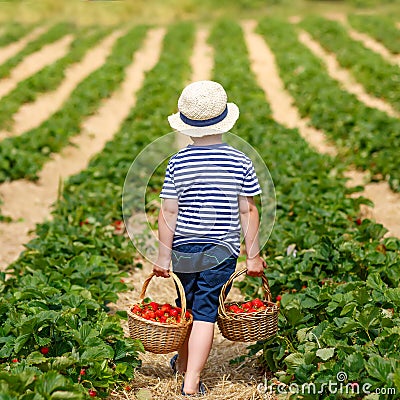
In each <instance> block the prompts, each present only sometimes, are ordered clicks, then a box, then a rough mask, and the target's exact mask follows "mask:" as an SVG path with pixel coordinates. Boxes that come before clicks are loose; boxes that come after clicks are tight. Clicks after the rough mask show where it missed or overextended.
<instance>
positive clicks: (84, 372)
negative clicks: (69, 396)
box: [79, 368, 86, 376]
mask: <svg viewBox="0 0 400 400" xmlns="http://www.w3.org/2000/svg"><path fill="white" fill-rule="evenodd" d="M79 375H82V376H83V375H86V369H85V368H82V369H81V370H80V371H79Z"/></svg>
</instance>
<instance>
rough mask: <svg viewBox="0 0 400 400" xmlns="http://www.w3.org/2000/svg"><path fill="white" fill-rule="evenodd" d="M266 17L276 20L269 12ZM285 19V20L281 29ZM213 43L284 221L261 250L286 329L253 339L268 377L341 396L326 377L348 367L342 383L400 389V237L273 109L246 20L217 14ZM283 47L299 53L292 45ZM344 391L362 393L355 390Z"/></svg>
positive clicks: (251, 285) (254, 291)
mask: <svg viewBox="0 0 400 400" xmlns="http://www.w3.org/2000/svg"><path fill="white" fill-rule="evenodd" d="M267 24H268V26H269V27H270V30H274V28H277V27H276V26H275V25H270V20H268V21H264V23H263V26H264V25H267ZM285 29H286V25H282V26H281V27H280V30H279V31H281V30H285ZM288 35H293V36H294V32H292V31H288ZM277 37H279V35H278V34H277V35H276V38H277ZM276 40H277V39H276ZM281 40H282V38H281ZM211 43H212V45H213V46H214V48H215V61H216V64H215V71H214V79H215V80H217V81H219V82H221V83H222V84H223V85H224V87H225V88H226V90H227V92H228V96H229V99H230V100H232V101H234V102H236V103H237V104H238V106H239V108H240V111H241V114H240V118H239V121H238V123H237V126H236V127H235V130H234V131H233V132H234V133H237V134H238V135H240V136H241V137H242V138H244V139H245V140H247V141H248V142H249V143H250V144H251V145H252V146H254V147H255V148H256V149H257V150H258V152H259V153H260V154H261V156H262V157H263V159H264V160H265V162H266V164H267V166H268V168H269V169H270V172H271V175H272V178H273V180H274V183H275V191H276V197H277V213H276V223H275V226H274V229H273V232H272V235H271V238H270V240H269V241H268V243H267V245H266V247H265V249H264V250H263V252H264V256H265V258H266V261H267V264H268V269H267V271H266V276H267V277H268V280H269V284H270V287H271V293H272V296H273V300H274V301H276V299H278V300H280V315H279V320H278V324H279V332H278V335H277V336H275V337H273V338H271V339H270V340H266V341H260V342H257V343H256V344H254V345H252V346H250V348H249V353H248V355H247V356H254V355H256V354H257V355H258V359H259V361H260V363H261V365H262V366H263V367H264V368H265V369H267V370H269V371H272V372H273V375H274V377H273V378H272V379H270V380H269V381H268V382H267V384H268V385H269V387H271V386H272V387H273V385H275V386H274V387H273V389H275V390H276V388H277V386H276V385H277V384H278V383H281V385H282V386H280V388H281V389H282V387H283V388H284V389H286V390H287V393H290V391H289V388H288V386H286V385H292V388H293V385H298V386H300V387H301V385H302V384H303V383H313V384H315V386H316V390H317V391H318V390H319V391H320V392H319V393H318V392H316V393H311V394H307V392H305V393H300V395H301V396H303V397H301V398H304V399H337V398H338V397H337V396H340V395H339V394H338V393H335V392H330V391H329V390H328V382H329V381H331V382H336V383H339V382H340V378H339V379H338V376H337V374H338V373H340V372H342V371H344V372H345V373H346V374H347V378H345V379H343V382H342V383H343V384H344V385H346V384H351V385H353V384H354V385H353V386H354V388H356V386H357V385H359V388H360V389H361V388H362V385H364V384H368V385H370V386H369V389H370V391H373V390H375V389H376V388H380V387H394V388H396V389H397V393H398V392H399V391H400V373H399V371H400V357H399V352H398V349H397V345H398V343H399V339H400V336H399V335H400V332H399V329H398V325H399V323H400V289H399V283H400V280H399V279H400V274H399V273H400V241H399V240H398V239H394V238H386V239H383V235H384V234H385V232H386V229H385V228H384V227H383V226H381V225H379V224H376V223H374V222H373V221H370V220H368V219H365V220H361V219H360V216H359V212H360V211H359V206H360V204H361V203H363V202H367V200H366V199H363V198H358V199H357V198H352V197H349V195H350V193H351V192H352V191H353V190H356V189H349V188H346V186H345V181H346V180H345V178H344V177H343V168H344V165H343V164H342V163H341V162H340V161H339V160H338V159H335V158H331V157H329V156H326V155H320V154H317V153H316V152H315V151H314V150H312V149H311V148H310V147H309V146H308V144H307V143H306V142H305V141H304V140H303V139H302V138H301V136H300V135H299V133H298V131H297V130H293V129H286V128H284V127H282V126H281V125H279V124H277V123H276V122H275V121H274V120H273V119H272V117H271V109H270V107H269V105H268V104H267V103H266V100H265V94H264V93H263V92H262V90H261V89H260V88H259V87H258V85H257V83H256V80H255V78H254V76H253V74H252V72H251V68H250V65H249V61H248V54H247V50H246V47H245V44H244V40H243V34H242V31H241V29H240V27H239V26H238V25H236V24H235V23H234V22H233V21H223V22H221V23H219V24H218V25H217V26H216V27H215V28H214V29H213V31H212V36H211ZM279 43H280V44H281V43H282V41H280V42H279ZM285 46H286V44H285ZM282 51H283V50H282ZM285 54H286V58H288V59H291V58H292V57H293V55H292V53H291V52H290V51H288V52H286V53H285ZM298 68H299V70H301V68H302V64H298ZM333 108H334V107H333ZM262 223H263V222H262ZM264 223H265V222H264ZM237 285H238V286H239V287H240V288H241V290H242V293H243V294H244V295H245V296H246V298H256V297H260V296H261V295H262V290H261V286H262V285H261V281H260V279H259V278H251V277H246V278H245V279H244V280H243V281H242V282H239V283H237ZM260 352H261V355H260ZM245 359H246V356H243V357H239V358H238V359H237V360H235V361H236V362H242V361H244V360H245ZM340 377H344V375H340ZM324 383H325V386H324ZM353 386H352V387H353ZM266 390H269V388H266ZM298 396H299V393H297V394H296V393H292V394H291V397H290V398H293V399H294V398H298ZM342 397H343V398H360V396H359V395H357V394H352V393H350V394H349V395H346V394H344V395H342ZM379 398H380V399H389V398H391V397H390V396H386V395H381V396H380V397H379Z"/></svg>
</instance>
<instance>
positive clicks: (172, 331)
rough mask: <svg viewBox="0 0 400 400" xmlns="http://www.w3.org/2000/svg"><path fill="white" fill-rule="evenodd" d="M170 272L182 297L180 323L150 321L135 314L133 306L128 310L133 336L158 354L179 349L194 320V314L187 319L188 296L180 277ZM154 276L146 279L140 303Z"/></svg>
mask: <svg viewBox="0 0 400 400" xmlns="http://www.w3.org/2000/svg"><path fill="white" fill-rule="evenodd" d="M169 274H170V275H171V276H172V278H173V279H174V281H175V283H176V285H177V287H178V290H179V293H180V297H181V303H182V312H181V322H180V323H177V324H167V323H161V322H157V321H149V320H146V319H144V318H142V317H140V316H138V315H136V314H133V313H132V312H131V307H130V308H129V310H128V325H129V332H130V336H131V338H133V339H140V340H141V341H142V343H143V346H144V348H145V350H147V351H150V352H151V353H156V354H166V353H170V352H172V351H177V350H178V349H179V348H180V347H181V346H182V344H183V342H184V341H185V338H186V335H187V333H188V330H189V327H190V326H191V324H192V322H193V317H192V315H190V318H189V321H186V319H185V313H186V297H185V291H184V289H183V286H182V284H181V282H180V280H179V278H178V277H177V276H176V275H175V274H174V273H173V272H171V271H170V272H169ZM153 276H155V274H154V273H152V274H151V275H150V276H149V277H148V278H147V279H146V280H145V281H144V283H143V288H142V292H141V293H140V296H139V303H140V302H141V301H142V300H143V299H144V298H145V294H146V290H147V287H148V285H149V283H150V281H151V279H152V278H153Z"/></svg>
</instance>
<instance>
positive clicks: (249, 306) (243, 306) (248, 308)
mask: <svg viewBox="0 0 400 400" xmlns="http://www.w3.org/2000/svg"><path fill="white" fill-rule="evenodd" d="M252 307H253V305H252V304H251V301H248V302H247V303H244V304H242V308H243V309H244V310H250V308H252Z"/></svg>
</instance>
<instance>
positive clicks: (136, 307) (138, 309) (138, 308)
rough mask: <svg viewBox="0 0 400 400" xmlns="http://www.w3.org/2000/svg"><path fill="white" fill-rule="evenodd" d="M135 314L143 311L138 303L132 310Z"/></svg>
mask: <svg viewBox="0 0 400 400" xmlns="http://www.w3.org/2000/svg"><path fill="white" fill-rule="evenodd" d="M131 311H132V312H133V313H134V314H138V313H140V312H141V311H142V309H141V308H140V307H139V306H138V305H137V304H136V305H135V306H133V307H132V310H131Z"/></svg>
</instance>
